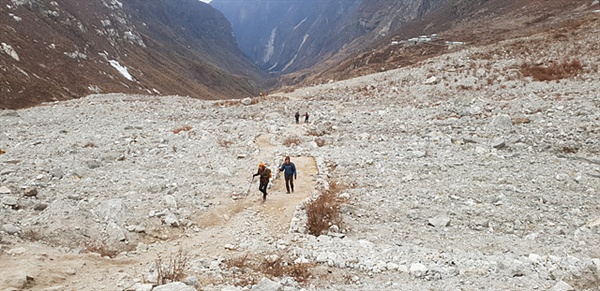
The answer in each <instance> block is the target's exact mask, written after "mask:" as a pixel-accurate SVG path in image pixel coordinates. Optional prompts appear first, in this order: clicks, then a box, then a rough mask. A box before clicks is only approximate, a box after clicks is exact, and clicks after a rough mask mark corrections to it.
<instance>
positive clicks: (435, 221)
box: [428, 214, 450, 227]
mask: <svg viewBox="0 0 600 291" xmlns="http://www.w3.org/2000/svg"><path fill="white" fill-rule="evenodd" d="M428 222H429V224H430V225H433V226H435V227H446V226H449V225H450V217H448V215H445V214H441V215H438V216H436V217H434V218H430V219H429V220H428Z"/></svg>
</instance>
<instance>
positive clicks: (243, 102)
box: [240, 97, 252, 106]
mask: <svg viewBox="0 0 600 291" xmlns="http://www.w3.org/2000/svg"><path fill="white" fill-rule="evenodd" d="M240 103H242V104H243V105H246V106H248V105H250V104H252V99H251V98H250V97H246V98H244V99H242V100H240Z"/></svg>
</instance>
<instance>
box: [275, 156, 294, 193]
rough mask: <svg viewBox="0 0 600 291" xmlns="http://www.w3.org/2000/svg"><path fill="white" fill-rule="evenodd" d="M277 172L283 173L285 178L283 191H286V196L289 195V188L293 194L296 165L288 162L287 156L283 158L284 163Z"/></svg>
mask: <svg viewBox="0 0 600 291" xmlns="http://www.w3.org/2000/svg"><path fill="white" fill-rule="evenodd" d="M279 171H280V172H281V171H283V175H284V176H285V189H287V194H290V187H291V188H292V193H294V180H295V179H296V178H297V176H298V175H297V173H296V165H294V163H292V162H290V157H289V156H288V157H285V161H284V162H283V164H282V165H281V167H279ZM292 178H294V179H292Z"/></svg>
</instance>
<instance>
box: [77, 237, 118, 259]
mask: <svg viewBox="0 0 600 291" xmlns="http://www.w3.org/2000/svg"><path fill="white" fill-rule="evenodd" d="M84 246H85V250H86V251H88V252H90V253H97V254H99V255H101V256H103V257H109V258H114V257H116V256H117V255H118V254H119V252H118V251H117V250H115V249H113V248H111V247H110V246H109V245H108V244H107V243H106V242H105V241H102V242H97V241H88V242H85V243H84Z"/></svg>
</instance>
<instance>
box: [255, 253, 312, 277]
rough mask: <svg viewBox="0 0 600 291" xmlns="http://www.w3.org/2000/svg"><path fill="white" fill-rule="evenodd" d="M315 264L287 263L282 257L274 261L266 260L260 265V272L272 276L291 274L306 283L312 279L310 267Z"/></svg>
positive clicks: (290, 275)
mask: <svg viewBox="0 0 600 291" xmlns="http://www.w3.org/2000/svg"><path fill="white" fill-rule="evenodd" d="M312 267H314V264H310V263H293V262H292V263H289V264H288V263H286V262H284V261H283V260H282V259H281V258H278V259H277V260H275V261H274V262H269V261H267V260H264V261H263V263H262V264H261V266H260V269H259V270H258V271H259V272H261V273H263V274H265V275H269V276H272V277H281V276H284V275H286V276H289V277H293V278H294V279H295V280H296V282H298V283H304V282H306V281H308V279H310V276H311V273H310V269H311V268H312Z"/></svg>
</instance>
